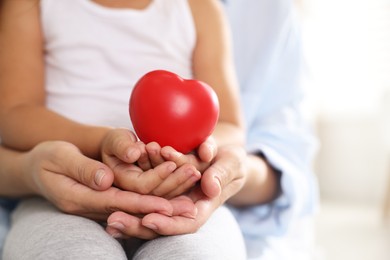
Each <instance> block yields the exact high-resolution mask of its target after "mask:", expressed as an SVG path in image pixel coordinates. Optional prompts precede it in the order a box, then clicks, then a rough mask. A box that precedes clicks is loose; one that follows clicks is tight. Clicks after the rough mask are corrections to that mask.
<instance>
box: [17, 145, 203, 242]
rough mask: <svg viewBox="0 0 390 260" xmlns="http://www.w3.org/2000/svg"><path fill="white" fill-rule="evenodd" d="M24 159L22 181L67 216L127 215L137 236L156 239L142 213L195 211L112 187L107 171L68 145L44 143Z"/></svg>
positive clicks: (188, 203) (188, 205) (102, 217)
mask: <svg viewBox="0 0 390 260" xmlns="http://www.w3.org/2000/svg"><path fill="white" fill-rule="evenodd" d="M23 157H24V158H23V160H22V162H23V172H24V177H25V178H23V180H24V181H25V182H26V185H27V186H28V187H30V189H31V190H32V191H33V192H34V193H35V194H37V195H41V196H43V197H45V198H46V199H48V200H49V201H51V202H52V203H53V204H54V205H56V206H57V207H58V208H59V209H60V210H62V211H64V212H66V213H69V214H74V215H79V216H83V217H88V218H91V219H95V220H106V219H107V217H108V216H109V215H110V214H111V213H112V212H114V211H118V210H120V211H123V212H126V213H127V214H128V215H127V217H128V221H129V222H131V223H132V227H131V229H132V233H133V235H134V236H136V237H140V238H153V237H155V236H156V233H155V232H153V231H152V230H150V229H148V228H146V227H144V226H142V225H141V217H142V216H143V215H145V214H150V213H152V212H155V213H159V214H161V215H166V216H171V215H172V214H186V213H188V214H190V215H191V214H192V213H194V212H195V208H194V206H193V203H192V202H191V201H189V200H186V201H182V203H180V205H172V203H170V202H169V201H168V200H166V199H163V198H160V197H156V196H149V195H140V194H137V193H134V192H129V191H122V190H120V189H118V188H115V187H112V186H111V185H112V182H113V177H114V176H113V173H112V171H111V170H110V168H109V167H107V166H106V165H105V164H103V163H101V162H98V161H95V160H92V159H90V158H88V157H85V156H84V155H82V154H81V153H80V151H79V149H78V148H77V147H76V146H74V145H72V144H70V143H66V142H62V141H53V142H44V143H41V144H39V145H37V146H36V147H35V148H34V149H33V150H32V151H31V152H28V153H25V154H24V155H23ZM174 208H175V209H174Z"/></svg>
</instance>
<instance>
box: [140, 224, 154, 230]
mask: <svg viewBox="0 0 390 260" xmlns="http://www.w3.org/2000/svg"><path fill="white" fill-rule="evenodd" d="M143 225H144V226H145V227H147V228H149V229H151V230H157V226H156V225H155V224H153V223H146V224H143Z"/></svg>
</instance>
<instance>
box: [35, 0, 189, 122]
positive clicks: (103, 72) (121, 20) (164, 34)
mask: <svg viewBox="0 0 390 260" xmlns="http://www.w3.org/2000/svg"><path fill="white" fill-rule="evenodd" d="M41 14H42V18H41V19H42V24H43V33H44V40H45V52H46V54H45V62H46V89H47V106H48V107H49V108H50V109H53V110H55V111H57V112H59V113H61V114H63V115H65V116H67V117H69V118H71V119H74V120H76V121H79V122H82V123H88V124H98V125H109V126H127V127H128V126H130V121H129V116H128V100H129V96H130V93H131V90H132V87H133V86H134V84H135V82H136V81H137V80H138V79H139V78H140V77H141V76H142V75H144V74H145V73H146V72H148V71H151V70H155V69H165V70H170V71H172V72H175V73H177V74H179V75H181V76H182V77H185V78H191V77H192V71H191V68H192V64H191V61H192V53H193V49H194V46H195V42H196V32H195V27H194V22H193V17H192V15H191V10H190V8H189V6H188V3H187V0H152V1H151V2H150V4H149V5H147V6H146V8H143V9H141V10H138V9H129V8H109V7H105V6H103V5H100V4H98V3H96V2H93V1H91V0H41Z"/></svg>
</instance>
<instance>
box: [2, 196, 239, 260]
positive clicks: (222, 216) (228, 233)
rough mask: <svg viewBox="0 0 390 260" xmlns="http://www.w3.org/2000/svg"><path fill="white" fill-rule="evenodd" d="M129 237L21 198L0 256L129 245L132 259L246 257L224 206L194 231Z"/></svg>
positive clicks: (100, 254) (82, 252)
mask: <svg viewBox="0 0 390 260" xmlns="http://www.w3.org/2000/svg"><path fill="white" fill-rule="evenodd" d="M129 241H132V244H130V242H129ZM129 241H127V243H126V246H125V247H122V245H121V243H119V242H118V241H117V240H115V239H113V238H112V237H111V236H109V235H108V234H107V233H106V232H105V230H104V229H103V227H102V226H101V225H99V224H97V223H96V222H94V221H91V220H89V219H86V218H83V217H78V216H73V215H68V214H64V213H62V212H60V211H58V210H57V209H56V208H55V207H53V206H52V205H51V204H50V203H49V202H47V201H45V200H43V199H40V198H33V199H27V200H25V201H23V202H21V204H20V205H19V206H18V208H17V209H16V210H15V211H14V213H13V215H12V225H11V230H10V232H9V234H8V237H7V239H6V243H5V246H4V252H3V253H4V258H3V260H23V259H26V260H27V259H28V260H31V259H34V260H41V259H42V260H47V259H50V260H56V259H72V260H77V259H80V260H89V259H90V260H98V259H102V260H110V259H115V260H121V259H128V258H127V257H126V251H129V252H130V251H134V252H135V255H134V257H132V259H137V260H146V259H153V260H158V259H169V260H171V259H181V260H182V259H185V260H187V259H196V260H198V259H202V260H204V259H213V260H215V259H224V260H226V259H232V260H240V259H245V246H244V242H243V238H242V236H241V233H240V230H239V227H238V225H237V223H236V222H235V220H234V217H233V216H232V215H231V213H230V211H229V210H228V209H227V208H225V207H221V208H220V209H218V210H217V211H216V212H215V213H214V214H213V215H212V217H211V218H210V219H209V221H208V222H207V223H206V224H205V225H204V226H203V227H202V228H201V229H200V230H199V231H198V232H196V233H194V234H188V235H180V236H167V237H160V238H157V239H154V240H151V241H148V242H145V243H140V241H135V240H134V241H133V240H129ZM133 242H134V243H133ZM129 244H130V245H129ZM124 248H129V249H130V250H124ZM129 258H130V257H129Z"/></svg>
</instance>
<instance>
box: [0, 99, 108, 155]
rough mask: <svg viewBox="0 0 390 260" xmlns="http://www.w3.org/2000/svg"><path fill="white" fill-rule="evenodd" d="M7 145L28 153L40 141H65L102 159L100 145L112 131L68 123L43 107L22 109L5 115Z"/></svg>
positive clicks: (2, 126)
mask: <svg viewBox="0 0 390 260" xmlns="http://www.w3.org/2000/svg"><path fill="white" fill-rule="evenodd" d="M0 131H1V133H0V134H1V138H2V143H3V145H4V146H7V147H10V148H12V149H16V150H20V151H26V150H30V149H32V148H33V147H34V146H35V145H37V144H38V143H40V142H43V141H47V140H63V141H68V142H70V143H73V144H74V145H76V146H77V147H78V148H79V149H80V150H81V151H82V152H83V153H84V154H85V155H87V156H89V157H92V158H99V157H100V144H101V141H102V139H103V137H104V136H105V134H106V133H107V132H108V131H109V128H107V127H95V126H88V125H83V124H79V123H77V122H74V121H72V120H69V119H67V118H65V117H63V116H61V115H59V114H57V113H55V112H53V111H50V110H48V109H46V108H45V107H43V106H27V105H25V106H19V107H15V108H12V109H10V110H8V111H7V113H6V114H3V115H2V117H1V124H0Z"/></svg>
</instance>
